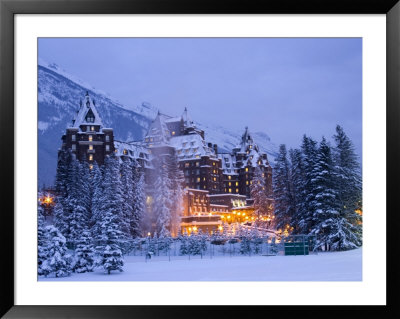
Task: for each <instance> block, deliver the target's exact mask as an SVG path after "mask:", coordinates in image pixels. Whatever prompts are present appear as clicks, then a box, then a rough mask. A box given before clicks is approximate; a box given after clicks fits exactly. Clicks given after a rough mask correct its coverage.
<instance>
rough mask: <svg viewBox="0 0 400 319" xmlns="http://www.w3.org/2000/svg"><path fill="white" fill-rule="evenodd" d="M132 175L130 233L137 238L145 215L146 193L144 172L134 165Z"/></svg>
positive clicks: (141, 229) (141, 231) (141, 232)
mask: <svg viewBox="0 0 400 319" xmlns="http://www.w3.org/2000/svg"><path fill="white" fill-rule="evenodd" d="M133 175H134V179H133V181H134V182H133V202H132V216H131V219H130V233H131V236H132V237H133V238H137V237H140V236H141V235H142V234H143V219H144V216H145V215H146V204H145V201H146V195H145V181H144V173H143V172H142V171H140V170H139V168H137V167H136V168H135V170H134V174H133Z"/></svg>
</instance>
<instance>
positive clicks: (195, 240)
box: [188, 233, 202, 255]
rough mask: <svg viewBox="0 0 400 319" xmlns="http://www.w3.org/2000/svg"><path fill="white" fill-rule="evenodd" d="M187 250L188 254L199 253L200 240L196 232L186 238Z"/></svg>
mask: <svg viewBox="0 0 400 319" xmlns="http://www.w3.org/2000/svg"><path fill="white" fill-rule="evenodd" d="M188 251H189V252H190V255H201V254H202V250H201V242H200V237H199V236H198V235H197V234H194V233H193V234H191V235H190V236H189V238H188Z"/></svg>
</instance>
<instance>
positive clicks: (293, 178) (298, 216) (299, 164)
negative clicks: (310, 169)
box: [289, 149, 306, 234]
mask: <svg viewBox="0 0 400 319" xmlns="http://www.w3.org/2000/svg"><path fill="white" fill-rule="evenodd" d="M289 156H290V172H291V175H290V185H291V186H292V203H291V206H292V207H293V215H292V218H291V221H290V226H291V227H293V233H294V234H301V233H302V231H303V230H302V229H301V227H300V221H301V220H302V214H303V213H304V210H303V208H304V202H305V195H306V194H305V192H304V191H303V190H304V187H305V186H304V185H305V176H304V165H303V156H302V153H301V151H300V150H298V149H291V150H290V151H289Z"/></svg>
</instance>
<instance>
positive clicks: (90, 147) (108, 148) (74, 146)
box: [71, 144, 110, 152]
mask: <svg viewBox="0 0 400 319" xmlns="http://www.w3.org/2000/svg"><path fill="white" fill-rule="evenodd" d="M71 149H72V150H73V151H76V144H72V145H71ZM88 150H90V151H92V150H93V145H89V147H88ZM109 151H110V145H108V144H107V145H106V152H109Z"/></svg>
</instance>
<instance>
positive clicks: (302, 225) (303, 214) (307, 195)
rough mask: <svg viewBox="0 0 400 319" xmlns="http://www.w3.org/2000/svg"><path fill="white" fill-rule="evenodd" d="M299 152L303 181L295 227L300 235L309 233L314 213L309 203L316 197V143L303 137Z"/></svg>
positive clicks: (309, 138)
mask: <svg viewBox="0 0 400 319" xmlns="http://www.w3.org/2000/svg"><path fill="white" fill-rule="evenodd" d="M301 150H302V154H303V162H302V164H303V172H304V175H303V176H304V181H303V183H302V190H301V193H300V197H301V201H300V206H299V211H298V224H297V225H296V226H297V228H298V230H299V232H300V233H303V234H308V233H309V232H310V231H311V227H312V218H313V211H314V208H313V207H312V206H311V203H312V202H313V201H314V199H315V196H316V193H315V185H314V173H315V172H314V167H315V160H316V156H317V153H318V149H317V142H316V141H315V140H313V139H312V138H311V137H307V136H306V135H304V136H303V142H302V145H301Z"/></svg>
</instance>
